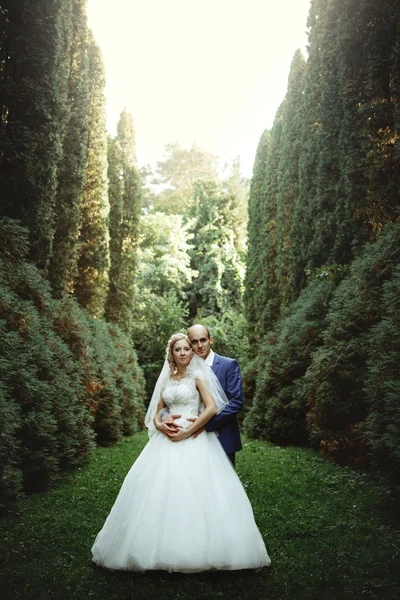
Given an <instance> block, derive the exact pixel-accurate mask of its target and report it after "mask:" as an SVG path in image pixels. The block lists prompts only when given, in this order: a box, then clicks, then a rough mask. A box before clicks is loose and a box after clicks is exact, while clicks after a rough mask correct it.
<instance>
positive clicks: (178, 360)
mask: <svg viewBox="0 0 400 600" xmlns="http://www.w3.org/2000/svg"><path fill="white" fill-rule="evenodd" d="M192 356H193V353H192V349H191V347H190V346H189V344H188V343H187V341H186V340H178V341H177V342H175V344H174V347H173V348H172V357H173V359H174V361H175V364H176V366H177V367H187V365H188V364H189V363H190V360H191V358H192Z"/></svg>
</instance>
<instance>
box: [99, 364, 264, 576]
mask: <svg viewBox="0 0 400 600" xmlns="http://www.w3.org/2000/svg"><path fill="white" fill-rule="evenodd" d="M163 398H164V401H165V404H166V405H167V407H168V408H169V410H170V412H171V413H173V414H181V415H182V417H181V419H179V420H178V421H177V423H178V424H181V425H182V426H183V427H188V426H189V425H190V424H191V423H190V422H189V421H187V419H186V417H197V416H198V414H199V406H200V400H201V399H200V395H199V393H198V391H197V388H196V383H195V379H194V376H191V375H187V376H186V377H185V378H184V379H181V380H180V381H175V380H173V379H169V382H168V383H167V386H166V388H165V389H164V392H163ZM92 555H93V558H92V560H93V561H94V562H95V563H96V564H98V565H101V566H103V567H107V568H109V569H121V570H132V571H146V570H165V571H179V572H184V573H194V572H198V571H206V570H211V569H224V570H233V569H255V568H260V567H264V566H268V565H269V564H270V562H271V561H270V559H269V557H268V554H267V551H266V549H265V545H264V542H263V539H262V537H261V534H260V532H259V530H258V528H257V525H256V523H255V521H254V516H253V511H252V508H251V505H250V502H249V500H248V498H247V496H246V493H245V491H244V489H243V486H242V484H241V482H240V480H239V478H238V476H237V474H236V471H235V470H234V468H233V467H232V465H231V463H230V461H229V459H228V457H227V456H226V454H225V452H224V450H223V448H222V446H221V444H220V443H219V441H218V437H217V435H216V434H215V433H214V432H212V433H206V432H203V433H201V434H200V435H198V437H197V438H193V437H189V438H188V439H186V440H183V441H181V442H172V441H171V440H170V439H169V438H168V437H167V436H165V435H164V434H163V433H160V432H158V431H157V432H156V433H154V434H153V435H152V437H151V438H150V440H149V442H148V443H147V445H146V446H145V448H144V449H143V451H142V453H141V454H140V456H139V457H138V458H137V460H136V461H135V463H134V464H133V466H132V468H131V469H130V471H129V472H128V474H127V476H126V478H125V480H124V482H123V484H122V487H121V490H120V492H119V495H118V497H117V499H116V501H115V503H114V506H113V507H112V509H111V512H110V514H109V515H108V517H107V520H106V522H105V524H104V526H103V528H102V530H101V531H100V532H99V534H98V535H97V537H96V540H95V542H94V545H93V547H92Z"/></svg>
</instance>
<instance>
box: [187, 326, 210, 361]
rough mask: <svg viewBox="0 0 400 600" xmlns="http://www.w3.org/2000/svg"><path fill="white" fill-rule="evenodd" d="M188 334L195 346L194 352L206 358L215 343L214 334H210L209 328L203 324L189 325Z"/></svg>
mask: <svg viewBox="0 0 400 600" xmlns="http://www.w3.org/2000/svg"><path fill="white" fill-rule="evenodd" d="M188 336H189V340H190V341H191V343H192V346H193V352H194V353H195V354H197V355H198V356H201V358H203V359H204V360H205V359H206V358H207V356H208V355H209V354H210V350H211V344H212V343H213V339H212V336H211V335H210V336H209V335H208V332H207V329H206V328H205V327H203V326H202V325H193V327H189V330H188Z"/></svg>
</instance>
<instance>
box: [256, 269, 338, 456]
mask: <svg viewBox="0 0 400 600" xmlns="http://www.w3.org/2000/svg"><path fill="white" fill-rule="evenodd" d="M334 289H335V281H334V280H333V279H327V280H325V279H323V280H317V279H314V280H312V281H311V282H310V283H309V285H308V286H307V288H305V290H304V291H303V292H302V294H301V295H300V297H299V298H298V299H297V300H296V302H295V303H294V304H293V305H292V307H291V310H290V311H287V315H286V317H283V318H282V320H281V322H280V324H279V326H278V327H277V328H276V329H275V330H274V331H273V332H271V334H270V335H269V336H267V338H266V340H265V341H264V342H263V344H262V346H261V353H260V365H262V367H261V368H260V371H259V375H258V379H257V384H256V393H255V398H254V403H253V406H252V408H251V411H250V412H249V414H248V415H247V417H246V420H245V427H246V431H247V433H248V434H249V435H250V436H252V437H262V438H264V439H268V440H270V441H272V442H274V443H277V444H282V445H288V444H296V445H306V444H307V443H308V432H307V427H306V412H307V406H306V398H305V395H304V380H303V378H304V375H305V373H306V371H307V369H308V367H309V365H310V361H311V356H312V353H313V352H314V350H315V349H316V348H317V347H318V346H319V345H320V344H321V341H322V333H323V330H324V328H325V317H326V313H327V310H328V306H329V299H330V297H331V295H332V293H333V290H334Z"/></svg>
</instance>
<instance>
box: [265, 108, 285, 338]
mask: <svg viewBox="0 0 400 600" xmlns="http://www.w3.org/2000/svg"><path fill="white" fill-rule="evenodd" d="M283 112H284V102H283V103H282V104H281V105H280V107H279V109H278V112H277V113H276V117H275V121H274V124H273V126H272V129H271V136H270V142H269V145H268V160H267V169H266V173H265V179H264V184H263V192H262V193H263V194H264V201H263V208H264V211H263V213H262V214H261V215H260V217H259V218H260V219H261V224H262V228H263V229H262V239H263V240H264V243H263V247H262V249H261V267H262V273H263V276H262V280H261V282H260V290H259V294H260V299H261V302H262V309H261V315H260V316H261V319H260V322H259V334H260V335H261V336H263V335H265V333H267V332H268V331H269V330H270V329H271V328H272V327H273V325H274V323H275V322H276V320H277V318H278V317H279V311H280V298H279V288H278V276H277V266H278V264H277V230H276V226H277V201H278V187H279V163H280V159H281V142H282V127H283Z"/></svg>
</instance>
